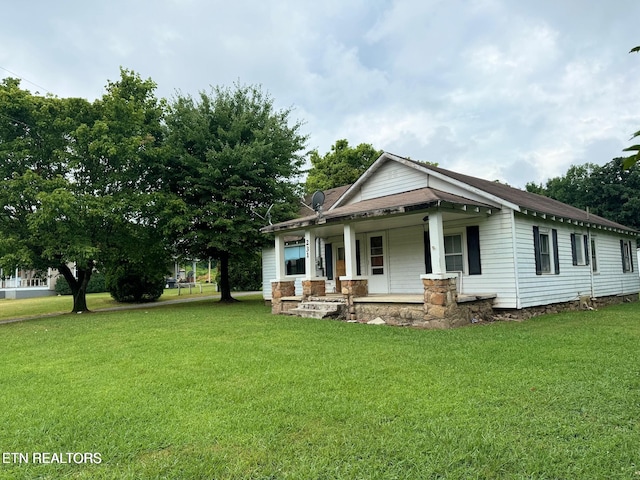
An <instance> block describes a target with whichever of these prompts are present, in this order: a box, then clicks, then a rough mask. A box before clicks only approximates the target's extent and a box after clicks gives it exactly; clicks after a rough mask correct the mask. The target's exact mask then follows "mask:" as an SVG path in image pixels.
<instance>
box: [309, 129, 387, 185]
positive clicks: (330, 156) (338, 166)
mask: <svg viewBox="0 0 640 480" xmlns="http://www.w3.org/2000/svg"><path fill="white" fill-rule="evenodd" d="M380 155H382V150H376V149H375V148H373V146H371V145H370V144H368V143H361V144H360V145H358V146H357V147H350V146H349V142H348V141H347V140H345V139H342V140H337V141H336V143H335V145H332V146H331V150H330V151H329V152H327V153H326V154H325V155H324V156H320V154H319V153H318V151H317V150H313V151H312V152H311V155H310V160H311V168H310V169H309V173H308V176H307V181H306V184H305V190H306V191H307V193H312V192H314V191H316V190H327V189H329V188H335V187H340V186H342V185H347V184H350V183H353V182H355V181H356V180H357V179H358V178H359V177H360V175H362V174H363V173H364V172H365V170H367V168H369V167H370V166H371V164H372V163H373V162H375V161H376V159H377V158H378V157H379V156H380Z"/></svg>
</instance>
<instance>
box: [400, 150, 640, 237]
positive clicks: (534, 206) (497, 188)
mask: <svg viewBox="0 0 640 480" xmlns="http://www.w3.org/2000/svg"><path fill="white" fill-rule="evenodd" d="M410 161H412V162H414V161H413V160H410ZM414 163H417V164H419V165H420V166H422V167H423V168H425V169H427V170H432V171H435V172H438V173H440V174H442V175H445V176H447V177H450V178H453V179H455V180H458V181H460V182H463V183H466V184H467V185H471V186H472V187H475V188H477V189H480V190H483V191H485V192H487V193H489V194H491V195H494V196H496V197H499V198H502V199H504V200H506V201H508V202H511V203H513V204H515V205H518V206H519V207H520V211H521V212H522V213H526V214H532V215H536V216H546V217H555V218H552V219H555V220H559V221H573V222H574V223H575V222H579V223H583V224H584V225H591V226H593V225H598V226H601V227H605V228H611V229H614V230H623V231H625V232H629V233H637V232H636V231H635V230H634V229H632V228H629V227H626V226H624V225H621V224H620V223H617V222H614V221H611V220H608V219H606V218H604V217H601V216H599V215H594V214H593V213H588V212H586V211H585V210H581V209H580V208H576V207H572V206H571V205H567V204H566V203H563V202H560V201H558V200H554V199H553V198H549V197H545V196H542V195H538V194H536V193H531V192H527V191H526V190H520V189H518V188H514V187H510V186H509V185H505V184H504V183H500V182H492V181H490V180H483V179H481V178H477V177H472V176H470V175H465V174H462V173H458V172H454V171H451V170H446V169H444V168H440V167H434V166H431V165H426V164H421V163H419V162H414Z"/></svg>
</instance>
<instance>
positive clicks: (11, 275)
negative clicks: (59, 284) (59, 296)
mask: <svg viewBox="0 0 640 480" xmlns="http://www.w3.org/2000/svg"><path fill="white" fill-rule="evenodd" d="M56 278H57V271H56V270H52V269H49V270H48V272H47V275H46V276H45V277H43V276H41V275H38V274H37V272H35V271H34V270H29V269H23V268H16V269H15V270H12V271H10V272H6V271H4V270H2V269H0V299H3V298H8V299H17V298H31V297H42V296H47V295H55V280H56Z"/></svg>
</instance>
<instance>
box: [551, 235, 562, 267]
mask: <svg viewBox="0 0 640 480" xmlns="http://www.w3.org/2000/svg"><path fill="white" fill-rule="evenodd" d="M551 235H552V236H553V261H554V267H555V274H556V275H559V274H560V256H559V255H558V230H556V229H555V228H554V229H553V230H551Z"/></svg>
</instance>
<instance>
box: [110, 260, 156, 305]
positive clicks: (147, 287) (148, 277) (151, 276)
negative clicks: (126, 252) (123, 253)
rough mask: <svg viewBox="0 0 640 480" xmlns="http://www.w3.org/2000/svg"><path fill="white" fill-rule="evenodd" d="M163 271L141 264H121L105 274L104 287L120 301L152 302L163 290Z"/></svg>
mask: <svg viewBox="0 0 640 480" xmlns="http://www.w3.org/2000/svg"><path fill="white" fill-rule="evenodd" d="M164 285H165V277H164V273H160V272H157V271H153V269H147V268H144V267H142V266H133V265H130V264H121V265H118V266H117V267H115V268H112V269H111V270H110V271H108V272H107V275H106V287H107V290H108V291H109V293H110V294H111V296H112V297H113V299H114V300H116V301H117V302H121V303H140V302H153V301H155V300H157V299H158V298H160V296H161V295H162V293H163V292H164Z"/></svg>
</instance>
